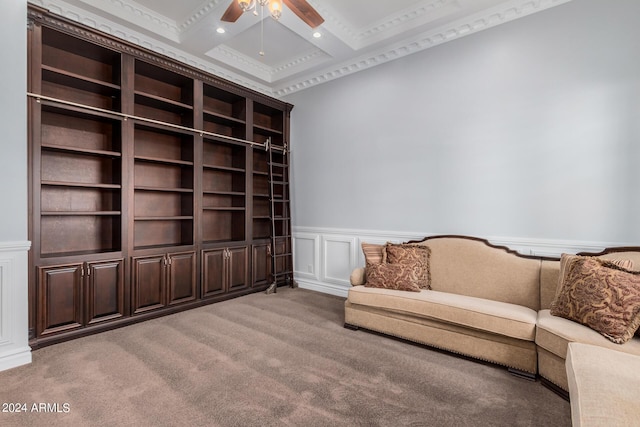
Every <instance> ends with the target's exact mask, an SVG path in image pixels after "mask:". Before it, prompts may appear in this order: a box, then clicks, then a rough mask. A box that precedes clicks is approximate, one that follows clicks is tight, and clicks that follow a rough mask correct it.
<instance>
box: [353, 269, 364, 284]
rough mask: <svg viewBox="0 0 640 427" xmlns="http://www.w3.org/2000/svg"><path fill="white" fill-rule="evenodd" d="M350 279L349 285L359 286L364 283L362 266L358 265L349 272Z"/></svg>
mask: <svg viewBox="0 0 640 427" xmlns="http://www.w3.org/2000/svg"><path fill="white" fill-rule="evenodd" d="M349 280H350V281H351V286H359V285H364V281H365V277H364V267H358V268H356V269H354V270H353V271H352V272H351V276H350V277H349Z"/></svg>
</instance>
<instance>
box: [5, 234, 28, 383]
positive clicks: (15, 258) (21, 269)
mask: <svg viewBox="0 0 640 427" xmlns="http://www.w3.org/2000/svg"><path fill="white" fill-rule="evenodd" d="M30 247H31V242H0V371H4V370H6V369H11V368H15V367H16V366H20V365H25V364H27V363H31V347H29V321H28V280H27V269H28V251H29V248H30Z"/></svg>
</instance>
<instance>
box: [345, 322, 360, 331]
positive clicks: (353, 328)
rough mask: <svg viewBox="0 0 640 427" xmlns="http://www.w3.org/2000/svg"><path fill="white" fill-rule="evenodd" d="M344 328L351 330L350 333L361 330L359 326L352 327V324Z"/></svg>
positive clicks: (346, 324)
mask: <svg viewBox="0 0 640 427" xmlns="http://www.w3.org/2000/svg"><path fill="white" fill-rule="evenodd" d="M344 327H345V329H349V330H350V331H357V330H359V329H360V328H359V327H358V326H356V325H352V324H350V323H345V324H344Z"/></svg>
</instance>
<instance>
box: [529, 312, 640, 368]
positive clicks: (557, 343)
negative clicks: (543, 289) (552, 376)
mask: <svg viewBox="0 0 640 427" xmlns="http://www.w3.org/2000/svg"><path fill="white" fill-rule="evenodd" d="M571 342H580V343H584V344H593V345H597V346H600V347H605V348H610V349H613V350H618V351H622V352H625V353H630V354H636V355H640V338H638V337H635V338H633V339H631V340H629V341H627V342H626V343H624V344H614V343H613V342H611V341H609V340H608V339H606V338H605V337H604V336H602V335H601V334H600V333H598V332H596V331H594V330H593V329H591V328H589V327H587V326H584V325H581V324H579V323H576V322H573V321H571V320H567V319H565V318H562V317H557V316H552V315H551V312H550V310H540V311H539V312H538V323H537V327H536V345H538V346H540V347H542V348H544V349H545V350H547V351H549V352H550V353H553V354H555V355H556V356H558V357H561V358H563V359H565V358H566V357H567V345H568V344H569V343H571Z"/></svg>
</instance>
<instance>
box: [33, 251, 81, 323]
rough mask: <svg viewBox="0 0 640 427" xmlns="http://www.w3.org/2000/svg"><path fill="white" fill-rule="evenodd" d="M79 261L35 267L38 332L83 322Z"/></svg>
mask: <svg viewBox="0 0 640 427" xmlns="http://www.w3.org/2000/svg"><path fill="white" fill-rule="evenodd" d="M82 271H83V270H82V264H81V263H78V264H68V265H60V266H53V267H39V268H38V279H39V286H38V299H39V301H38V304H39V307H38V308H39V310H38V328H37V329H38V330H37V335H38V336H44V335H49V334H54V333H59V332H66V331H71V330H74V329H79V328H81V327H82V326H83V316H82V310H83V304H82V282H83V280H82V278H83V277H82V276H83V274H82Z"/></svg>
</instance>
